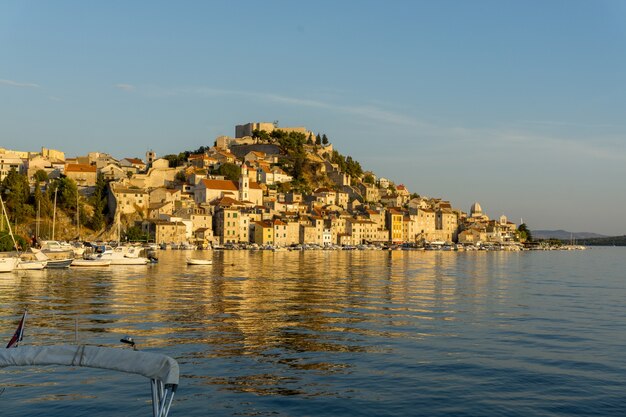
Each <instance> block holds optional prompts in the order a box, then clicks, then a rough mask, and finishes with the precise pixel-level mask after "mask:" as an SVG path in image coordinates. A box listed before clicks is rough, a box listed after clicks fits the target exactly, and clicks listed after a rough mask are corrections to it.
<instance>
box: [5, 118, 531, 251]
mask: <svg viewBox="0 0 626 417" xmlns="http://www.w3.org/2000/svg"><path fill="white" fill-rule="evenodd" d="M294 149H296V151H293V150H294ZM292 151H293V152H292ZM297 152H300V153H297ZM294 155H296V156H295V157H294ZM298 155H300V156H298ZM344 162H346V163H344ZM349 164H352V165H349ZM355 164H356V166H358V162H356V163H355V161H352V159H351V158H350V157H348V158H344V157H343V156H341V155H340V154H339V153H338V152H337V151H336V150H335V149H333V144H332V143H330V141H329V140H328V138H327V137H326V135H323V138H322V137H320V135H319V134H317V135H314V134H313V132H311V131H309V130H308V129H306V128H304V127H278V126H277V123H276V122H275V123H247V124H244V125H238V126H236V127H235V135H234V137H230V136H220V137H218V138H216V139H215V141H214V143H213V144H212V145H211V146H207V147H202V148H200V150H199V152H187V153H185V154H184V155H183V157H182V158H178V159H177V160H174V158H172V157H171V156H170V157H169V158H166V157H158V156H157V154H156V153H155V152H154V151H152V150H149V151H148V152H146V154H145V157H144V159H141V158H138V157H136V156H133V157H125V158H122V159H116V158H114V157H113V156H111V155H109V154H106V153H102V152H90V153H89V154H87V155H85V156H78V157H68V156H66V155H65V153H64V152H63V151H61V150H53V149H48V148H42V149H41V151H40V152H28V151H22V150H8V149H2V148H0V181H3V184H4V180H5V178H7V177H8V176H9V175H11V172H13V173H14V174H15V173H18V174H19V175H22V176H25V177H26V179H27V181H28V183H29V185H30V191H31V194H32V193H35V188H36V187H40V186H41V190H42V191H44V192H45V188H46V187H47V186H49V185H50V184H52V183H53V182H54V181H55V180H58V179H65V180H66V181H67V180H70V182H72V183H73V184H75V185H76V189H77V190H78V195H79V196H77V197H76V198H77V199H78V198H79V197H80V198H81V199H83V201H89V199H90V198H91V197H92V196H93V194H94V193H95V192H96V189H97V184H98V183H99V182H100V183H102V181H104V182H105V183H106V193H105V202H106V207H105V209H106V210H105V211H106V217H107V222H106V223H105V225H103V226H102V228H101V229H100V230H94V231H93V235H92V236H91V237H92V238H93V239H105V238H111V239H112V238H117V239H118V240H119V239H123V237H122V236H125V233H126V232H127V231H128V230H129V229H131V228H132V229H133V230H137V231H139V230H140V232H141V233H140V235H141V236H142V238H144V239H145V240H146V241H149V242H154V243H156V244H159V245H167V244H176V245H178V244H183V243H189V244H192V245H194V246H196V247H203V248H207V247H219V246H229V245H230V246H233V245H244V246H245V245H256V246H260V247H266V246H267V247H273V248H285V247H293V246H297V245H310V246H316V247H333V246H341V247H356V246H361V245H388V246H391V245H409V246H414V247H428V246H433V245H440V246H444V245H446V246H451V245H459V246H461V245H463V246H466V247H467V246H479V245H499V246H500V247H509V248H516V247H519V242H520V240H521V241H523V240H524V236H523V235H521V234H520V232H519V231H518V229H517V227H516V225H515V224H514V223H512V222H510V221H509V220H508V219H507V218H506V216H504V215H503V216H500V217H499V218H497V219H491V218H490V217H488V216H487V214H486V213H485V212H484V211H483V209H482V207H481V205H480V204H479V203H474V204H473V205H472V206H471V208H470V209H469V212H465V211H463V210H462V209H460V208H455V207H453V206H452V204H451V203H450V202H449V201H447V200H444V199H441V198H431V197H426V196H421V195H418V194H417V193H411V191H409V190H408V189H407V187H406V186H405V185H403V184H399V183H398V184H396V183H395V182H394V181H392V180H390V179H387V178H383V177H378V176H376V175H375V174H374V173H373V172H367V171H365V172H363V171H362V170H361V169H360V166H358V169H348V168H346V167H348V166H355ZM227 168H228V169H227ZM42 171H43V172H44V173H45V175H42V173H41V172H42ZM42 180H43V181H42ZM98 192H99V191H98ZM55 198H56V195H55ZM77 207H78V206H77ZM77 212H78V208H77ZM88 212H89V210H88ZM92 212H93V210H92ZM77 222H78V225H77V226H78V227H80V220H79V219H77ZM38 225H39V223H37V226H38ZM26 228H27V229H28V233H29V235H30V234H35V233H39V234H42V231H41V230H39V229H38V230H35V227H34V226H33V227H26ZM126 236H127V235H126ZM46 237H47V238H52V237H51V236H46Z"/></svg>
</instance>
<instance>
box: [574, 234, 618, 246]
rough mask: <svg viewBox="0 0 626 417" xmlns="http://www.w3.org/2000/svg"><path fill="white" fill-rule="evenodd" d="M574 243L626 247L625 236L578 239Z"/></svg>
mask: <svg viewBox="0 0 626 417" xmlns="http://www.w3.org/2000/svg"><path fill="white" fill-rule="evenodd" d="M576 243H578V244H580V245H588V246H626V235H624V236H609V237H596V238H592V239H580V240H577V241H576Z"/></svg>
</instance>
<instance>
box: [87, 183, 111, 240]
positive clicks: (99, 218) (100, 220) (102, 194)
mask: <svg viewBox="0 0 626 417" xmlns="http://www.w3.org/2000/svg"><path fill="white" fill-rule="evenodd" d="M107 185H108V184H107V182H106V180H105V179H104V175H102V174H101V173H100V174H98V178H97V180H96V189H95V190H94V193H93V195H92V196H91V198H90V203H91V205H92V206H93V215H92V216H91V221H90V227H91V228H92V229H93V230H95V231H98V230H101V229H102V228H103V227H104V226H105V224H106V220H105V210H106V208H107V197H108V192H107Z"/></svg>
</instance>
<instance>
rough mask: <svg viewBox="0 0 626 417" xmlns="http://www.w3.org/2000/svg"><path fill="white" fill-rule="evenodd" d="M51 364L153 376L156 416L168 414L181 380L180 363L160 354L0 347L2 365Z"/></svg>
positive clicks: (106, 349)
mask: <svg viewBox="0 0 626 417" xmlns="http://www.w3.org/2000/svg"><path fill="white" fill-rule="evenodd" d="M48 365H61V366H69V367H71V368H77V367H85V368H99V369H108V370H112V371H118V372H126V373H131V374H137V375H142V376H145V377H146V378H148V379H150V387H151V388H152V413H153V416H156V417H167V415H168V413H169V410H170V407H171V405H172V399H173V397H174V393H175V392H176V388H177V387H178V381H179V368H178V362H176V360H174V359H172V358H170V357H169V356H166V355H163V354H159V353H152V352H141V351H137V350H127V349H119V348H112V347H100V346H89V345H61V346H20V347H15V348H10V349H0V368H6V367H9V366H28V367H33V366H48ZM43 386H44V387H45V385H43ZM44 389H45V388H44Z"/></svg>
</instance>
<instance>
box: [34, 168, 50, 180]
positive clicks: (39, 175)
mask: <svg viewBox="0 0 626 417" xmlns="http://www.w3.org/2000/svg"><path fill="white" fill-rule="evenodd" d="M33 177H34V178H35V181H37V182H44V181H48V174H47V173H46V171H44V170H43V169H38V170H37V172H35V175H34V176H33Z"/></svg>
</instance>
